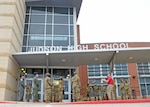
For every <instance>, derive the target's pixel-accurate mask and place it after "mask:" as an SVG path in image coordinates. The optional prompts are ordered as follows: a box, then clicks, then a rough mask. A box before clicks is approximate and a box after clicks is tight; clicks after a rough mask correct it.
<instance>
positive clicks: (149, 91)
mask: <svg viewBox="0 0 150 107" xmlns="http://www.w3.org/2000/svg"><path fill="white" fill-rule="evenodd" d="M147 93H148V95H150V84H148V85H147Z"/></svg>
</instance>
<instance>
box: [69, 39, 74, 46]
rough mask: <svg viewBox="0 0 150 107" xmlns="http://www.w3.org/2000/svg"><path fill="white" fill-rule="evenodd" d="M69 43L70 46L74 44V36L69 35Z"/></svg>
mask: <svg viewBox="0 0 150 107" xmlns="http://www.w3.org/2000/svg"><path fill="white" fill-rule="evenodd" d="M70 45H71V46H73V45H74V37H70Z"/></svg>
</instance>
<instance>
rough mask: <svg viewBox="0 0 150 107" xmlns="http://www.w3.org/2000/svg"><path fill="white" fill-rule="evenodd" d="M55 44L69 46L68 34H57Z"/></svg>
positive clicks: (54, 38)
mask: <svg viewBox="0 0 150 107" xmlns="http://www.w3.org/2000/svg"><path fill="white" fill-rule="evenodd" d="M53 40H54V41H53V45H54V46H68V45H69V37H66V36H55V37H53Z"/></svg>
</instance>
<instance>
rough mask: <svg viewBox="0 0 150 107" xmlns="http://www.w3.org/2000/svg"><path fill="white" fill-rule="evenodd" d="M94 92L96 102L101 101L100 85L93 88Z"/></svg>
mask: <svg viewBox="0 0 150 107" xmlns="http://www.w3.org/2000/svg"><path fill="white" fill-rule="evenodd" d="M93 91H94V98H95V100H99V95H98V94H99V93H98V91H99V87H98V85H94V86H93Z"/></svg>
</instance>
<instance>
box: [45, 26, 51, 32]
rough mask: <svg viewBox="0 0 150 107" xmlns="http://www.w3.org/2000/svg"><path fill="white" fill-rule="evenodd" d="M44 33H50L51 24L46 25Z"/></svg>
mask: <svg viewBox="0 0 150 107" xmlns="http://www.w3.org/2000/svg"><path fill="white" fill-rule="evenodd" d="M46 34H52V25H47V26H46Z"/></svg>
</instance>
